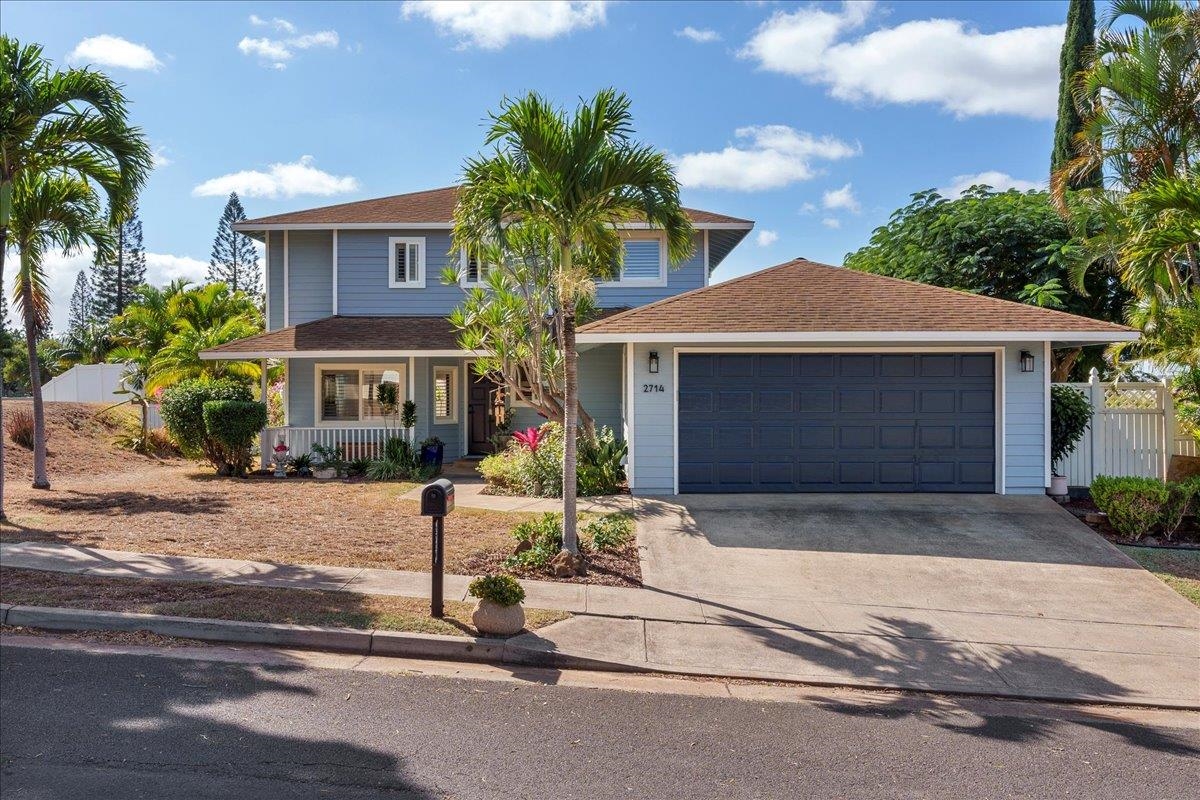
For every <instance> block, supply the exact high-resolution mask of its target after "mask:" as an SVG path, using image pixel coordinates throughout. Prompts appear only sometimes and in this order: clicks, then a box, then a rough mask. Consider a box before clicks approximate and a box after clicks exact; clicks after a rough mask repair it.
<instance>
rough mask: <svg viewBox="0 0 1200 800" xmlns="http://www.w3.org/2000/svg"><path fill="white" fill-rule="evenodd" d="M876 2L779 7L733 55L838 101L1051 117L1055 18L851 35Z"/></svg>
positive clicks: (911, 25)
mask: <svg viewBox="0 0 1200 800" xmlns="http://www.w3.org/2000/svg"><path fill="white" fill-rule="evenodd" d="M873 9H874V3H873V2H845V3H843V4H842V7H841V9H840V10H839V11H836V12H834V11H827V10H824V9H822V8H819V7H816V6H810V7H805V8H801V9H799V10H797V11H794V12H790V13H789V12H786V11H779V12H776V13H775V14H774V15H772V16H771V17H770V18H769V19H768V20H767V21H766V22H764V23H763V24H762V25H760V26H759V28H758V30H757V31H755V33H754V35H753V36H752V37H751V38H750V40H749V41H748V42H747V43H746V45H745V46H744V47H743V48H742V49H741V51H740V52H739V53H738V55H739V56H740V57H742V58H747V59H750V60H753V61H756V62H757V63H758V65H759V67H760V68H762V69H765V70H768V71H771V72H780V73H783V74H786V75H794V76H796V77H800V78H803V79H805V80H808V81H810V82H812V83H818V84H823V85H825V86H827V87H829V92H830V94H832V95H833V96H834V97H837V98H840V99H843V100H850V101H855V102H858V101H874V102H880V103H933V104H936V105H937V106H939V107H940V108H941V109H943V110H945V111H949V112H952V113H954V114H955V115H956V116H959V117H969V116H977V115H983V114H1015V115H1018V116H1023V117H1030V118H1033V119H1052V118H1053V117H1054V115H1055V111H1056V108H1057V100H1058V52H1059V49H1060V47H1061V45H1062V37H1063V26H1062V25H1041V26H1036V27H1026V28H1012V29H1009V30H1002V31H997V32H995V33H983V32H981V31H979V30H978V29H976V28H974V27H972V26H970V25H969V24H968V23H965V22H962V21H960V20H954V19H927V20H914V21H911V22H905V23H902V24H900V25H897V26H896V27H894V28H880V29H879V30H875V31H872V32H870V33H867V34H865V35H863V36H860V37H858V38H848V37H847V34H848V33H850V32H851V31H854V30H855V29H858V28H860V27H862V26H863V25H864V23H865V22H866V21H867V19H868V18H869V17H870V15H871V12H872V11H873Z"/></svg>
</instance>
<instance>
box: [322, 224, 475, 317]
mask: <svg viewBox="0 0 1200 800" xmlns="http://www.w3.org/2000/svg"><path fill="white" fill-rule="evenodd" d="M391 236H406V237H414V236H423V237H425V288H424V289H392V288H389V287H388V238H389V237H391ZM449 251H450V231H445V230H443V231H439V230H421V231H408V230H399V231H351V230H342V231H338V313H339V314H342V315H345V316H355V315H359V316H366V315H371V314H396V315H422V316H432V315H442V314H449V313H450V312H451V311H452V310H453V309H454V308H455V307H456V306H457V305H458V304H459V303H461V302H462V299H463V290H462V288H461V287H459V286H458V284H450V285H447V284H443V283H442V270H443V269H444V268H445V267H446V266H447V265H448V264H450V263H451V257H450V252H449ZM453 263H454V265H455V266H457V265H458V253H457V251H456V252H455V253H454V255H453Z"/></svg>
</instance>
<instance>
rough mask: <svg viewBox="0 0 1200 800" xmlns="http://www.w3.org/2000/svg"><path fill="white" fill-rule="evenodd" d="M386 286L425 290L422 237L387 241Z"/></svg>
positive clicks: (396, 237) (398, 237) (394, 237)
mask: <svg viewBox="0 0 1200 800" xmlns="http://www.w3.org/2000/svg"><path fill="white" fill-rule="evenodd" d="M388 286H389V287H390V288H392V289H424V288H425V237H424V236H393V237H391V238H390V239H388Z"/></svg>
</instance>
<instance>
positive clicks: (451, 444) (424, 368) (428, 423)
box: [417, 358, 466, 458]
mask: <svg viewBox="0 0 1200 800" xmlns="http://www.w3.org/2000/svg"><path fill="white" fill-rule="evenodd" d="M417 364H418V365H420V366H418V368H417V398H418V399H417V405H418V407H419V409H422V410H419V411H418V414H421V415H422V416H424V420H423V422H424V424H425V428H424V429H423V432H422V434H421V436H420V437H419V438H418V441H420V440H421V439H424V438H425V437H426V436H436V437H438V438H439V439H441V440H442V441H443V442H444V443H445V445H446V451H445V456H446V458H458V457H459V456H461V455H463V454H464V453H466V445H465V444H464V442H463V431H464V429H465V422H466V420H465V419H464V417H463V392H464V391H466V389H465V386H466V384H465V383H464V375H465V374H466V373H465V372H464V369H463V366H464V365H463V361H462V360H461V359H453V358H420V359H417ZM434 367H454V369H455V370H456V373H457V378H456V379H455V396H454V398H453V400H454V410H455V414H454V422H447V423H443V424H440V425H438V424H434V421H433V368H434ZM421 423H422V420H418V422H417V429H418V430H422V428H421Z"/></svg>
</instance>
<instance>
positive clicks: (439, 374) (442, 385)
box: [433, 367, 458, 425]
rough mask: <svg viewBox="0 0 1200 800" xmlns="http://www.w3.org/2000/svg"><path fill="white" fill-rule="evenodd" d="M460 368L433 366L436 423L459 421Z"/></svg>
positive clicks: (434, 419)
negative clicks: (457, 396) (458, 389)
mask: <svg viewBox="0 0 1200 800" xmlns="http://www.w3.org/2000/svg"><path fill="white" fill-rule="evenodd" d="M457 383H458V368H457V367H434V368H433V421H434V423H435V424H438V425H441V424H444V423H450V422H457V421H458V401H457V398H456V397H455V395H457V394H458V392H457V388H458V387H457V385H456V384H457Z"/></svg>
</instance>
